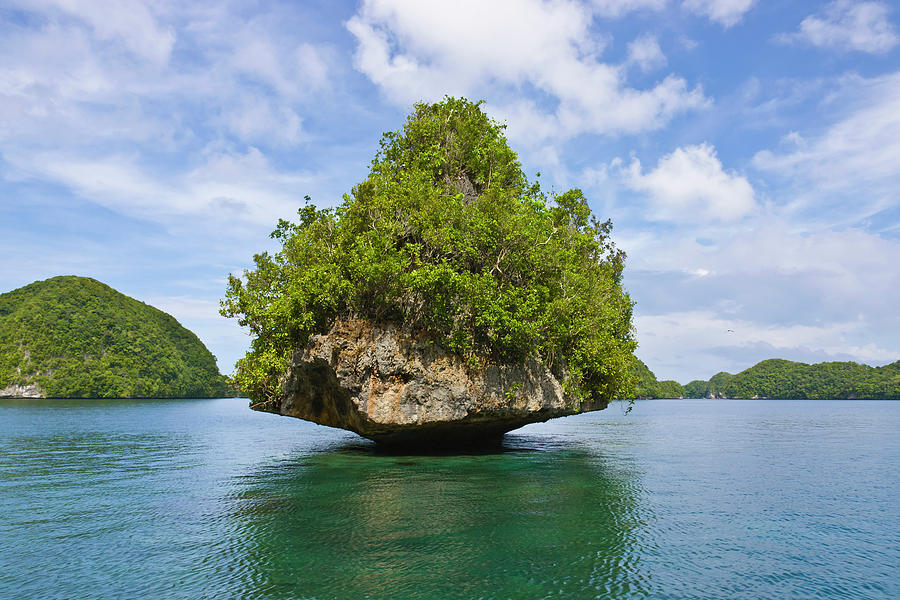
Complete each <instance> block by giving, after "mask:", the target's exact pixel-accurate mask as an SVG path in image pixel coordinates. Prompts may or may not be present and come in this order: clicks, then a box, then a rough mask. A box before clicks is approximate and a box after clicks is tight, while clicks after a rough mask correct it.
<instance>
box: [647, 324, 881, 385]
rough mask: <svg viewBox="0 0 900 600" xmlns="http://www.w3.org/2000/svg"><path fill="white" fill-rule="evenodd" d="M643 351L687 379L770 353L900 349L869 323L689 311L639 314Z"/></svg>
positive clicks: (795, 356) (861, 353) (828, 356)
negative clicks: (873, 336) (881, 340)
mask: <svg viewBox="0 0 900 600" xmlns="http://www.w3.org/2000/svg"><path fill="white" fill-rule="evenodd" d="M635 327H636V329H637V331H638V338H639V340H640V346H639V348H638V351H637V353H638V355H639V356H641V357H642V358H643V360H644V361H645V362H648V364H649V365H653V366H652V367H651V369H653V370H654V371H655V373H656V375H657V376H658V377H660V378H673V379H676V380H679V381H680V382H681V383H687V382H688V381H689V380H690V379H694V378H699V379H709V378H710V377H711V376H712V375H714V374H715V373H717V372H718V371H723V370H725V371H730V372H732V373H734V372H737V371H741V370H743V369H746V368H748V367H751V366H752V365H754V364H755V363H757V362H759V361H760V360H764V359H767V358H786V359H788V360H800V361H815V362H820V361H826V360H856V361H858V362H862V363H864V364H869V365H877V364H886V363H888V362H893V361H895V360H897V357H898V353H897V349H896V348H887V347H884V346H880V345H879V344H876V343H872V342H866V341H865V340H864V338H865V336H866V335H867V327H866V323H865V322H862V321H856V320H852V321H843V322H833V323H827V324H821V325H780V324H777V323H771V322H764V321H748V320H743V319H735V318H728V317H727V316H723V315H721V314H718V313H715V312H712V311H683V312H672V313H667V314H661V315H646V316H641V315H638V316H636V317H635Z"/></svg>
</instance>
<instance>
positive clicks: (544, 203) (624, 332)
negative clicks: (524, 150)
mask: <svg viewBox="0 0 900 600" xmlns="http://www.w3.org/2000/svg"><path fill="white" fill-rule="evenodd" d="M299 217H300V219H299V223H289V222H287V221H281V222H280V224H279V225H278V228H277V229H276V230H275V232H274V233H273V237H275V238H276V239H278V240H280V241H281V242H282V244H283V247H282V249H281V250H280V251H279V252H278V253H276V254H274V255H269V254H260V255H257V256H255V257H254V259H255V263H256V269H255V270H252V271H247V272H245V273H244V277H243V278H238V277H234V276H232V277H231V278H230V280H229V285H228V290H227V295H226V298H225V300H224V301H223V305H222V313H223V314H224V315H225V316H229V317H237V318H238V319H239V320H240V321H239V322H240V323H241V324H242V325H245V326H247V327H249V328H250V331H251V334H252V335H253V336H254V338H255V339H254V340H253V342H252V348H251V350H250V352H249V353H248V354H247V356H246V357H245V358H243V359H241V360H240V361H239V362H238V365H237V375H236V379H237V381H238V383H239V385H240V386H241V388H242V389H243V390H245V391H246V392H247V393H248V394H249V395H250V397H251V399H254V400H256V401H259V400H261V399H263V398H266V397H268V396H270V395H272V394H274V393H275V392H276V390H277V385H278V382H279V378H280V377H281V376H282V375H283V373H284V372H285V370H286V369H287V366H288V361H289V358H290V356H291V354H292V353H293V352H294V350H295V349H297V348H301V347H303V346H304V345H305V344H306V343H307V340H308V339H309V336H311V335H313V334H315V333H324V332H326V331H327V330H328V329H329V327H330V326H331V325H332V324H333V323H334V322H335V320H336V319H340V318H362V319H367V320H371V321H375V322H390V323H399V324H402V325H403V326H404V327H406V328H407V329H409V330H412V331H416V332H422V333H424V334H427V335H428V336H429V337H430V338H431V339H432V340H434V341H435V342H437V343H439V344H441V345H443V346H444V347H445V348H446V349H448V350H449V351H451V352H453V353H455V354H457V355H459V356H460V357H462V358H464V359H465V360H466V361H467V362H468V363H469V364H470V365H472V366H473V367H474V368H477V367H478V366H479V365H480V364H481V362H482V361H484V360H488V359H489V360H494V361H502V362H519V361H522V360H524V359H526V358H528V357H533V358H537V359H539V360H541V361H542V362H543V363H544V364H545V365H547V366H548V367H550V368H551V369H552V370H553V371H554V372H555V373H556V374H557V375H558V376H560V377H562V378H563V379H564V380H565V385H566V387H567V389H568V390H569V391H570V392H572V393H573V395H574V396H575V397H577V398H585V397H591V398H603V399H609V398H613V397H623V396H628V395H630V393H631V390H629V383H630V382H631V381H632V379H631V377H630V371H631V356H632V352H633V350H634V347H635V343H634V339H633V332H632V324H631V317H632V302H631V299H630V298H629V296H628V295H627V294H626V293H625V291H624V290H623V289H622V285H621V284H622V269H623V266H624V254H623V253H622V252H621V251H618V250H617V249H616V248H615V247H614V245H613V243H612V241H611V239H610V237H609V233H610V228H611V224H610V223H609V221H606V222H602V221H599V220H598V219H596V218H594V217H593V216H592V215H591V210H590V207H589V206H588V202H587V199H586V198H585V197H584V195H583V194H582V192H581V191H580V190H577V189H573V190H569V191H566V192H564V193H560V194H547V193H545V192H543V191H542V190H541V188H540V186H539V185H538V184H537V183H536V182H529V181H528V180H527V178H526V176H525V173H524V171H523V170H522V166H521V165H520V164H519V161H518V158H517V156H516V154H515V153H514V152H513V151H512V150H511V149H510V148H509V146H508V144H507V141H506V138H505V137H504V135H503V125H501V124H498V123H496V122H494V121H492V120H491V119H490V118H488V117H487V115H485V114H484V112H483V111H482V110H481V107H480V105H479V103H473V102H469V101H467V100H465V99H455V98H447V99H445V100H444V101H443V102H439V103H436V104H418V105H416V107H415V110H414V112H413V114H412V115H410V117H409V118H408V120H407V121H406V123H405V125H404V126H403V128H402V129H401V130H400V131H396V132H388V133H386V134H385V135H384V137H383V138H382V140H381V149H380V151H379V152H378V154H377V155H376V157H375V160H374V161H373V162H372V166H371V170H370V173H369V176H368V177H367V178H366V179H365V181H363V182H361V183H359V184H358V185H356V186H355V187H354V188H353V189H352V190H351V191H350V193H349V194H347V195H345V197H344V202H343V204H342V205H341V206H339V207H338V208H337V209H333V210H332V209H324V210H322V209H317V208H315V207H313V206H311V205H307V206H305V207H303V208H301V209H300V211H299Z"/></svg>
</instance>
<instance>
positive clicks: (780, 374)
mask: <svg viewBox="0 0 900 600" xmlns="http://www.w3.org/2000/svg"><path fill="white" fill-rule="evenodd" d="M685 391H686V395H687V396H688V397H692V398H702V397H704V396H707V395H710V394H711V395H715V394H717V393H719V394H722V395H723V396H725V397H727V398H754V397H759V398H784V399H793V398H796V399H805V398H809V399H831V398H858V399H866V398H868V399H900V361H897V362H895V363H892V364H889V365H885V366H883V367H870V366H868V365H862V364H859V363H855V362H824V363H817V364H812V365H810V364H806V363H801V362H793V361H789V360H782V359H777V358H772V359H769V360H764V361H762V362H759V363H757V364H755V365H754V366H752V367H750V368H749V369H745V370H743V371H741V372H740V373H737V374H736V375H731V374H730V373H725V372H722V373H718V374H717V375H715V376H714V377H713V378H712V379H710V380H709V381H708V382H705V381H692V382H690V383H689V384H687V385H686V386H685Z"/></svg>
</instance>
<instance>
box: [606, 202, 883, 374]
mask: <svg viewBox="0 0 900 600" xmlns="http://www.w3.org/2000/svg"><path fill="white" fill-rule="evenodd" d="M698 238H700V239H699V240H698ZM704 238H705V239H704ZM617 241H618V243H619V245H620V246H621V247H622V248H624V249H625V250H626V251H628V253H629V261H628V267H627V268H626V270H625V283H626V287H627V288H628V289H629V291H630V292H631V293H632V295H633V297H634V298H636V299H637V302H638V303H637V306H636V320H635V322H636V325H637V336H638V340H639V342H640V348H639V349H638V354H639V355H640V356H641V357H642V358H643V359H644V360H645V362H647V363H648V364H649V365H651V368H652V369H653V370H654V372H657V374H658V375H659V374H660V373H662V374H665V376H666V377H671V378H675V379H678V380H680V381H682V382H684V381H685V380H687V379H693V378H697V377H702V378H704V379H707V378H709V376H710V375H712V374H713V373H715V372H717V371H719V370H723V369H724V370H729V371H732V372H734V371H736V370H741V369H744V368H747V367H749V366H751V365H752V364H754V363H755V362H757V361H759V360H762V359H764V358H773V357H780V358H788V359H791V360H804V361H811V360H813V361H821V360H857V361H861V362H866V363H868V364H881V363H885V362H891V361H894V360H897V359H898V358H900V345H898V342H897V339H896V335H895V332H896V331H897V328H898V327H900V316H898V315H897V311H896V309H895V307H894V301H893V299H894V297H895V295H896V294H895V290H896V289H897V286H898V285H900V273H898V272H897V270H896V268H894V266H893V265H896V264H897V262H898V261H900V242H898V241H897V240H891V239H885V238H883V237H880V236H878V235H875V234H872V233H869V232H865V231H861V230H858V229H845V230H842V231H830V230H824V231H811V232H805V233H804V232H802V231H798V226H797V225H796V224H791V223H789V222H788V221H786V220H785V219H783V218H779V217H776V216H773V215H771V214H760V215H757V216H754V217H753V218H751V219H749V220H748V221H747V222H743V223H742V224H741V225H740V226H739V227H737V226H736V227H716V228H709V227H706V228H703V227H696V228H693V229H690V228H686V227H681V228H678V229H677V230H675V231H671V232H667V231H658V230H657V231H653V232H646V231H638V232H635V233H634V234H633V235H632V236H628V235H627V232H626V233H624V235H623V232H620V233H619V236H618V240H617ZM729 329H730V330H733V331H731V332H729V331H728V330H729Z"/></svg>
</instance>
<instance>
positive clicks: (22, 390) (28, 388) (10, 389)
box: [0, 383, 44, 398]
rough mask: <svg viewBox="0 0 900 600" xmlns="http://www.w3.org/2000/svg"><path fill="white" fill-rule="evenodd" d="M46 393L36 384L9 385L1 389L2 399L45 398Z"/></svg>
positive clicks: (0, 396) (0, 395)
mask: <svg viewBox="0 0 900 600" xmlns="http://www.w3.org/2000/svg"><path fill="white" fill-rule="evenodd" d="M43 397H44V392H43V391H42V390H41V388H39V387H38V386H37V385H36V384H33V383H32V384H28V385H17V384H13V385H8V386H6V387H5V388H3V389H0V398H43Z"/></svg>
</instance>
